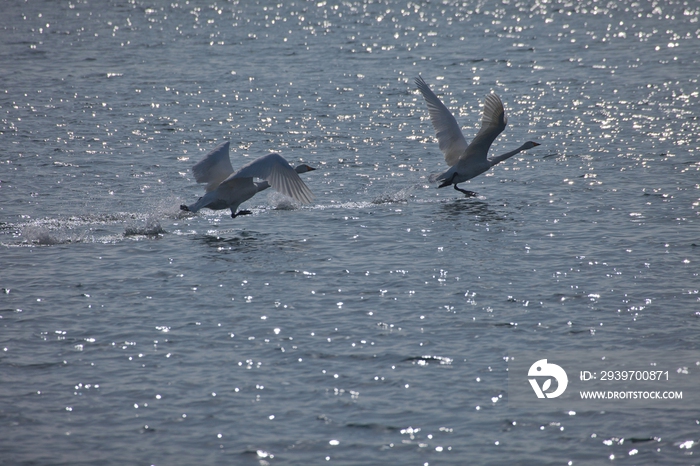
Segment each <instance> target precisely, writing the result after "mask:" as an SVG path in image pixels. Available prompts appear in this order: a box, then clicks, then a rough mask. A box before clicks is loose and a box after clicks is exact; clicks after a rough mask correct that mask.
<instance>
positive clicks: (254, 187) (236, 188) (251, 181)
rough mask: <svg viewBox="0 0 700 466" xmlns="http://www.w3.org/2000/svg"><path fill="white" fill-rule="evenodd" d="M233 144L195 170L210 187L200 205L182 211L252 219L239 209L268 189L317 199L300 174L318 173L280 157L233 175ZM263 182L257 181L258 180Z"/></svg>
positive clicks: (199, 179) (261, 160) (260, 161)
mask: <svg viewBox="0 0 700 466" xmlns="http://www.w3.org/2000/svg"><path fill="white" fill-rule="evenodd" d="M229 147H230V143H229V142H224V143H223V144H220V145H219V146H217V147H216V148H214V149H213V150H212V151H211V152H209V153H208V154H207V155H205V156H204V158H203V159H202V160H201V161H199V162H197V163H196V164H195V165H194V166H193V167H192V174H194V178H195V180H196V181H197V183H206V188H205V190H206V193H205V194H204V196H202V197H200V198H199V200H197V202H195V203H193V204H190V205H181V206H180V209H181V210H184V211H187V212H197V211H198V210H200V209H203V208H205V207H206V208H208V209H212V210H221V209H231V217H232V218H236V217H237V216H239V215H249V214H250V213H251V212H250V211H248V210H241V211H239V210H238V207H239V206H240V205H241V204H242V203H244V202H245V201H247V200H248V199H250V198H252V197H253V196H255V195H256V194H257V193H259V192H260V191H264V190H265V189H267V188H270V187H272V188H274V189H275V190H276V191H279V192H280V193H282V194H284V195H286V196H289V197H291V198H293V199H296V200H297V201H299V202H302V203H305V204H308V203H310V202H311V201H312V200H313V198H314V196H313V193H312V192H311V190H310V189H309V188H308V186H306V184H304V182H303V181H302V180H301V178H299V173H306V172H308V171H312V170H315V168H312V167H310V166H308V165H305V164H302V165H299V166H298V167H296V168H292V167H291V166H290V165H289V163H287V161H286V160H285V159H284V158H283V157H282V156H281V155H279V154H275V153H272V154H268V155H265V156H262V157H260V158H258V159H255V160H253V161H252V162H250V163H249V164H247V165H245V166H243V167H242V168H241V169H239V170H238V171H236V172H234V171H233V166H232V165H231V160H230V159H229ZM256 178H257V179H260V180H262V181H255V179H256Z"/></svg>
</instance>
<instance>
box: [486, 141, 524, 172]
mask: <svg viewBox="0 0 700 466" xmlns="http://www.w3.org/2000/svg"><path fill="white" fill-rule="evenodd" d="M522 151H523V147H522V146H520V147H518V148H517V149H515V150H512V151H510V152H506V153H505V154H501V155H497V156H496V157H492V158H490V159H489V162H491V166H492V167H493V166H494V165H496V164H497V163H501V162H503V161H504V160H506V159H509V158H511V157H513V156H514V155H515V154H517V153H519V152H522Z"/></svg>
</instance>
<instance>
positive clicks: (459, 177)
mask: <svg viewBox="0 0 700 466" xmlns="http://www.w3.org/2000/svg"><path fill="white" fill-rule="evenodd" d="M415 82H416V85H417V86H418V90H419V91H420V92H421V94H423V98H424V99H425V102H426V103H427V104H428V113H429V114H430V120H431V122H432V124H433V128H434V129H435V133H436V136H437V139H438V143H439V145H440V150H441V151H442V152H443V154H445V162H447V165H449V167H450V168H449V170H447V171H445V172H443V173H436V174H434V175H432V176H431V177H430V182H431V183H435V182H439V183H440V185H439V186H438V188H444V187H445V186H449V185H453V186H454V188H455V189H456V190H457V191H460V192H463V193H464V194H466V195H468V196H474V195H475V193H473V192H471V191H467V190H465V189H461V188H459V187H457V184H459V183H463V182H465V181H467V180H471V179H472V178H474V177H476V176H479V175H481V174H482V173H484V172H485V171H488V170H489V169H490V168H491V167H493V166H494V165H496V164H498V163H500V162H502V161H504V160H506V159H507V158H510V157H512V156H514V155H515V154H517V153H519V152H522V151H524V150H527V149H532V148H533V147H536V146H539V145H540V144H539V143H537V142H533V141H528V142H526V143H525V144H523V145H522V146H520V147H518V148H517V149H515V150H513V151H511V152H507V153H505V154H501V155H499V156H497V157H491V158H489V157H488V151H489V148H490V147H491V144H493V141H494V140H495V139H496V138H497V137H498V135H499V134H501V133H502V132H503V130H504V129H505V128H506V125H507V124H508V118H507V117H506V113H505V110H504V109H503V103H502V102H501V99H500V98H499V97H498V96H497V95H496V94H489V95H487V96H486V99H485V101H484V113H483V116H482V119H481V129H479V132H478V133H477V134H476V137H474V140H473V141H472V142H471V144H467V141H466V140H465V139H464V135H463V134H462V130H461V129H460V128H459V125H458V124H457V120H456V119H455V117H454V115H452V113H451V112H450V111H449V110H448V109H447V107H445V105H444V104H443V103H442V102H441V101H440V99H439V98H438V96H436V95H435V93H433V91H431V90H430V87H429V86H428V84H426V82H425V81H424V80H423V78H421V77H420V76H419V77H417V78H416V80H415Z"/></svg>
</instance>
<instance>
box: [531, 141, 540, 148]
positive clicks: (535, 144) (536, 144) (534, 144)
mask: <svg viewBox="0 0 700 466" xmlns="http://www.w3.org/2000/svg"><path fill="white" fill-rule="evenodd" d="M532 145H533V146H535V147H537V146H540V145H541V144H540V143H539V142H533V143H532Z"/></svg>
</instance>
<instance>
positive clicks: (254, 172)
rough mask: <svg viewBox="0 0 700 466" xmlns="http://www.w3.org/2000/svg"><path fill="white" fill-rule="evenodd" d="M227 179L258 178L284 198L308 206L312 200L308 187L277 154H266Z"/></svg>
mask: <svg viewBox="0 0 700 466" xmlns="http://www.w3.org/2000/svg"><path fill="white" fill-rule="evenodd" d="M229 178H260V179H262V180H265V181H267V182H268V183H270V186H272V187H273V188H274V189H275V190H277V191H279V192H281V193H282V194H284V195H285V196H289V197H291V198H294V199H296V200H297V201H299V202H303V203H304V204H309V203H311V201H313V199H314V195H313V193H312V192H311V190H310V189H309V188H308V186H306V184H304V182H303V181H302V180H301V178H299V175H298V174H297V172H296V171H294V169H293V168H292V167H291V166H290V165H289V163H287V161H286V160H285V159H284V158H283V157H282V156H281V155H279V154H274V153H273V154H268V155H265V156H263V157H260V158H259V159H256V160H253V161H252V162H250V163H249V164H248V165H246V166H244V167H242V168H241V169H240V170H238V171H237V172H236V173H234V174H233V175H231V176H230V177H229Z"/></svg>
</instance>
